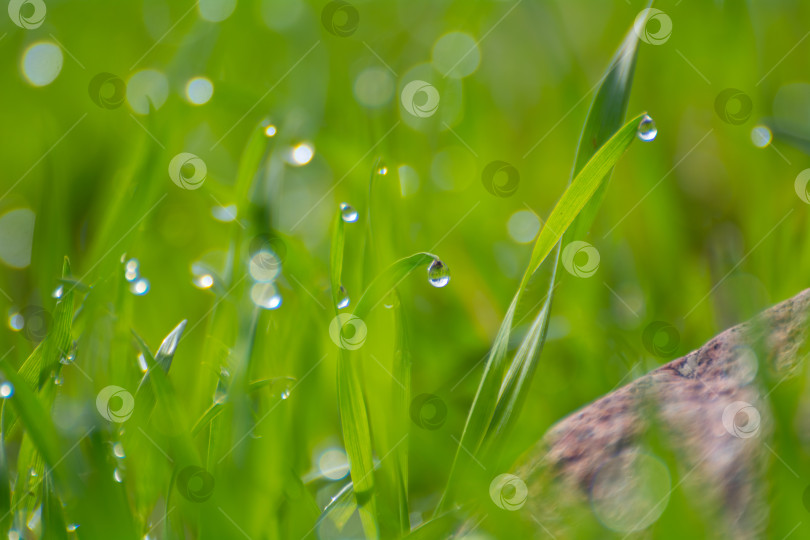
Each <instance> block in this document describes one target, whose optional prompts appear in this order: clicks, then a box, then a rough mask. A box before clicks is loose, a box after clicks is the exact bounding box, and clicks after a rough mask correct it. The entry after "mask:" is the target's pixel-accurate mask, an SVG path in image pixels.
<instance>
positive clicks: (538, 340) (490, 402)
mask: <svg viewBox="0 0 810 540" xmlns="http://www.w3.org/2000/svg"><path fill="white" fill-rule="evenodd" d="M636 42H637V37H636V35H635V33H634V32H633V30H632V29H631V31H630V32H629V33H628V35H627V37H626V38H625V40H624V42H623V44H622V46H621V47H620V48H619V51H618V52H617V54H616V56H615V57H614V60H613V62H612V63H611V66H610V67H609V68H608V71H607V74H606V76H605V77H604V79H603V81H602V84H601V86H600V88H599V90H598V92H597V95H596V98H595V100H594V105H593V106H592V108H591V112H590V113H589V116H588V118H589V120H588V121H587V122H586V128H585V130H584V131H583V136H582V139H581V140H580V147H579V149H578V152H577V156H578V157H577V160H576V161H577V164H575V167H574V169H573V171H572V176H573V179H572V180H571V182H570V184H569V187H568V188H567V189H566V191H565V192H564V193H563V195H562V196H561V197H560V199H559V201H558V202H557V204H556V206H555V207H554V209H553V210H552V212H551V215H550V216H549V218H548V219H547V220H546V222H545V224H544V226H543V228H542V229H541V231H540V234H539V235H538V238H537V240H536V242H535V245H534V248H533V249H532V254H531V258H530V261H529V265H528V267H527V268H526V271H525V273H524V275H523V278H522V279H521V283H520V287H519V288H518V290H517V292H516V293H515V296H514V298H513V300H512V303H511V304H510V306H509V309H508V310H507V313H506V315H505V316H504V320H503V322H502V324H501V327H500V329H499V331H498V334H497V336H496V338H495V343H494V344H493V346H492V349H491V350H490V354H489V356H488V358H487V363H486V366H485V368H484V374H483V376H482V379H481V383H480V385H479V387H478V391H477V392H476V395H475V398H474V400H473V404H472V406H471V407H470V412H469V414H468V417H467V422H466V424H465V427H464V431H463V432H462V436H461V440H460V444H459V448H458V450H457V451H456V457H455V459H454V460H453V465H452V467H451V472H450V476H449V478H448V483H447V487H446V489H445V492H444V494H443V495H442V499H441V500H440V502H439V505H438V507H437V510H436V512H437V513H439V512H441V511H443V510H444V509H446V508H447V505H448V504H449V501H450V499H451V497H452V489H453V487H454V484H455V482H456V479H457V475H458V474H459V472H460V471H461V470H463V469H464V466H465V465H466V462H467V461H468V459H469V458H467V457H466V452H471V453H472V454H476V453H478V452H479V450H480V449H481V446H482V445H483V443H484V442H485V439H486V437H487V434H488V433H492V432H495V433H500V432H501V431H502V430H503V429H504V428H505V427H506V425H507V423H508V421H509V419H510V417H511V416H512V414H513V412H514V411H515V410H516V407H517V406H518V405H519V404H520V403H521V402H522V397H523V393H524V392H525V391H526V390H525V389H526V388H527V383H528V381H530V379H531V375H532V373H533V372H534V369H535V367H536V362H537V358H538V356H539V354H538V353H539V351H540V349H541V347H542V344H543V341H544V339H545V332H546V329H547V325H548V313H549V311H550V306H551V298H552V293H553V287H554V279H555V277H556V267H557V263H558V260H559V253H560V246H559V245H558V243H559V241H560V239H561V238H562V236H563V234H565V233H566V231H568V229H569V227H571V225H572V224H573V223H574V222H575V220H576V219H577V217H578V216H579V215H580V213H581V212H583V210H585V209H588V212H595V207H594V206H591V207H590V208H588V204H589V202H590V201H591V200H592V198H593V197H594V195H595V194H597V193H598V192H599V190H600V188H601V187H602V186H603V185H604V182H605V179H606V178H607V177H608V176H609V173H610V171H611V170H612V169H613V166H614V165H615V164H616V162H617V161H618V159H619V158H620V157H621V155H622V154H623V153H624V152H625V150H626V149H627V148H628V147H629V146H630V144H631V143H632V142H633V140H634V139H635V138H636V133H637V130H638V124H639V122H640V121H641V119H642V118H643V116H644V114H643V113H642V114H639V115H638V116H636V117H635V118H633V119H632V120H630V121H629V122H627V123H626V124H624V125H623V126H622V127H621V128H618V124H620V122H621V118H622V117H623V116H624V111H625V109H626V106H627V99H628V94H629V89H630V82H629V80H630V79H629V78H630V77H632V73H633V69H634V65H635V56H636ZM617 106H618V107H619V111H620V112H619V113H618V114H617V113H616V112H615V111H609V112H608V111H606V108H611V107H617ZM594 111H596V113H594ZM603 117H604V118H605V120H604V121H603V119H602V118H603ZM591 118H593V119H595V120H593V122H592V121H591ZM614 121H616V122H617V127H616V128H614V129H611V126H610V125H609V123H610V122H614ZM603 124H604V125H603ZM600 138H603V139H605V140H604V141H602V140H600ZM587 145H591V147H592V149H591V150H588V149H587ZM580 163H581V164H582V165H581V166H580V165H579V164H580ZM594 204H595V203H594ZM581 219H582V220H586V219H587V216H585V217H583V218H581ZM583 222H584V221H583ZM555 246H556V247H557V251H556V254H555V257H554V268H553V269H552V278H551V282H550V284H549V288H548V294H547V297H546V301H545V302H544V305H543V307H542V308H541V311H540V312H539V313H538V315H537V316H536V317H535V319H534V321H533V323H532V326H531V330H530V332H529V333H528V334H527V336H526V337H525V338H524V342H523V344H522V345H521V347H520V348H519V350H518V356H517V357H516V359H515V361H514V362H513V363H512V364H511V365H510V368H509V370H508V371H506V353H507V350H508V343H509V337H510V335H511V328H512V323H513V319H514V315H515V310H516V308H517V305H518V303H519V301H520V298H521V295H522V294H523V292H524V291H525V289H526V287H527V286H528V284H529V281H530V280H531V278H532V276H533V275H534V274H535V272H536V271H537V269H538V268H539V267H540V265H541V264H542V263H543V261H545V259H546V258H547V257H548V255H549V254H550V253H551V251H552V250H553V249H554V248H555ZM505 372H506V373H505ZM502 400H506V401H502Z"/></svg>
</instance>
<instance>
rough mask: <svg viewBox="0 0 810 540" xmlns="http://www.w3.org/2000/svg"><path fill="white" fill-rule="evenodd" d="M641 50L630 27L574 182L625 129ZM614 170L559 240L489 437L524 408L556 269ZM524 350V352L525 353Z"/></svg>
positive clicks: (600, 94) (592, 113) (587, 128)
mask: <svg viewBox="0 0 810 540" xmlns="http://www.w3.org/2000/svg"><path fill="white" fill-rule="evenodd" d="M637 53H638V36H637V34H636V32H635V30H634V29H632V28H631V29H630V30H629V31H628V33H627V35H626V36H625V38H624V41H623V42H622V44H621V45H620V46H619V49H618V50H617V51H616V54H615V55H614V57H613V60H612V61H611V63H610V66H609V67H608V69H607V72H606V73H605V75H604V77H603V78H602V83H601V84H600V86H599V89H598V90H597V92H596V96H595V97H594V100H593V103H592V104H591V108H590V110H589V111H588V116H587V118H586V120H585V125H584V127H583V128H582V135H581V136H580V140H579V146H578V148H577V155H576V158H575V160H574V165H573V167H572V169H571V177H572V181H573V178H574V177H576V176H577V175H578V174H579V173H580V172H581V171H582V170H583V169H584V167H585V165H587V163H588V161H589V160H590V159H591V158H592V157H593V155H594V154H595V153H596V151H597V149H598V148H600V147H601V146H602V145H604V144H605V142H606V141H607V140H608V139H609V138H610V137H611V136H613V135H614V133H616V132H617V131H618V130H619V129H620V128H621V126H622V122H623V121H624V117H625V115H626V114H627V104H628V101H629V100H630V89H631V87H632V81H633V74H634V72H635V65H636V57H637ZM611 172H612V169H611V171H608V172H607V174H605V176H604V178H603V179H602V181H601V182H600V184H599V186H598V187H597V189H596V191H595V192H594V194H593V195H592V196H591V198H590V199H589V200H588V202H587V203H585V206H584V207H583V208H582V210H581V211H580V212H579V214H577V216H576V218H575V219H574V221H573V222H572V223H571V225H570V226H569V228H568V229H567V230H566V231H565V234H564V235H563V238H562V242H558V244H557V250H556V252H555V254H554V258H553V260H554V262H553V265H552V271H551V277H550V278H549V283H548V290H547V294H546V300H545V302H544V303H543V306H542V307H541V309H540V311H539V312H538V314H537V316H536V317H535V320H534V322H533V323H532V326H531V330H530V332H529V333H528V334H527V336H526V337H525V338H524V341H523V344H522V345H521V347H520V349H519V352H518V355H517V356H516V357H515V359H514V361H513V362H512V366H510V369H509V371H508V372H507V374H506V377H505V379H504V383H503V385H502V386H501V392H500V395H499V398H498V408H497V409H496V412H495V415H494V417H493V419H492V422H491V423H490V427H489V430H488V432H487V437H488V438H490V439H494V438H496V437H498V436H499V435H503V434H504V433H505V432H506V430H507V429H508V425H509V423H510V419H514V418H515V417H516V416H517V415H516V414H515V412H517V411H519V410H520V407H521V405H522V403H523V401H524V400H525V397H526V394H527V392H528V386H529V382H530V381H531V379H532V376H533V374H534V371H535V369H536V366H537V362H538V360H539V357H540V353H541V351H542V348H543V344H544V342H545V339H546V331H547V330H548V318H549V314H550V311H551V303H552V298H553V296H554V289H555V288H556V279H557V269H558V266H559V259H560V252H561V250H562V246H563V245H564V244H565V243H567V241H568V239H572V240H573V239H576V238H580V237H583V236H584V235H585V233H586V232H587V230H588V229H589V228H590V226H591V223H592V222H593V219H594V217H595V216H596V212H597V211H598V209H599V206H600V205H601V203H602V199H603V198H604V195H605V191H606V189H607V185H608V183H609V181H610V176H611ZM521 352H525V354H523V355H521Z"/></svg>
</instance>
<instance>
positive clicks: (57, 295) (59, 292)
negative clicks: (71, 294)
mask: <svg viewBox="0 0 810 540" xmlns="http://www.w3.org/2000/svg"><path fill="white" fill-rule="evenodd" d="M63 294H65V288H64V287H63V286H62V285H59V286H58V287H57V288H56V289H54V291H53V292H52V293H51V296H52V297H54V298H57V299H58V298H62V295H63Z"/></svg>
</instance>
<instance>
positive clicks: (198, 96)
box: [186, 77, 214, 105]
mask: <svg viewBox="0 0 810 540" xmlns="http://www.w3.org/2000/svg"><path fill="white" fill-rule="evenodd" d="M213 95H214V85H213V83H212V82H211V81H210V80H208V79H206V78H205V77H194V78H193V79H191V80H190V81H188V84H187V85H186V97H187V98H188V100H189V101H190V102H191V103H193V104H194V105H203V104H205V103H208V101H209V100H210V99H211V96H213Z"/></svg>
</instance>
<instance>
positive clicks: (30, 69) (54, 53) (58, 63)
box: [22, 41, 64, 86]
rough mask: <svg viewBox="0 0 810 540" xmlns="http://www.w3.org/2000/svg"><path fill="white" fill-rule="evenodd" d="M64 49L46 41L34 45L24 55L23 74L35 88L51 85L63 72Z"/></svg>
mask: <svg viewBox="0 0 810 540" xmlns="http://www.w3.org/2000/svg"><path fill="white" fill-rule="evenodd" d="M63 61H64V57H63V56H62V49H60V48H59V47H58V46H57V45H54V44H53V43H50V42H47V41H44V42H40V43H34V44H33V45H31V46H30V47H28V48H27V49H26V50H25V52H24V53H23V58H22V72H23V75H24V76H25V78H26V80H28V82H29V83H31V85H33V86H46V85H49V84H51V83H52V82H53V81H54V80H55V79H56V77H57V76H58V75H59V72H60V71H62V63H63Z"/></svg>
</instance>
